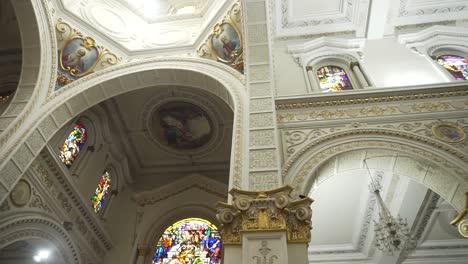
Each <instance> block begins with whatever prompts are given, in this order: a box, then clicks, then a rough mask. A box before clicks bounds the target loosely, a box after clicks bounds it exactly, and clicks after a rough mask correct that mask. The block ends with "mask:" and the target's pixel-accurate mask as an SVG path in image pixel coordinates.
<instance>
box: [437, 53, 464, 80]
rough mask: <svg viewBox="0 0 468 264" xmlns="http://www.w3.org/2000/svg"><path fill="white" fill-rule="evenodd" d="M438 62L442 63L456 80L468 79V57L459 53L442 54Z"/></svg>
mask: <svg viewBox="0 0 468 264" xmlns="http://www.w3.org/2000/svg"><path fill="white" fill-rule="evenodd" d="M437 63H439V64H440V65H442V66H443V67H444V68H445V69H446V70H447V71H448V72H449V73H450V74H451V75H452V76H453V78H455V80H459V81H466V80H468V59H466V58H464V57H462V56H457V55H441V56H438V57H437Z"/></svg>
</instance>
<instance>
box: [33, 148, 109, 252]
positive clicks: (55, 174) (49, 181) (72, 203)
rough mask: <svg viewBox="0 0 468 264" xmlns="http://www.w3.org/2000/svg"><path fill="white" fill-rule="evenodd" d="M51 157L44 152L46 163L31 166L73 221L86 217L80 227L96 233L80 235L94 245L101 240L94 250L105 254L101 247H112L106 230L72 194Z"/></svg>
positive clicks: (42, 154) (83, 232)
mask: <svg viewBox="0 0 468 264" xmlns="http://www.w3.org/2000/svg"><path fill="white" fill-rule="evenodd" d="M49 155H50V154H48V153H47V151H42V152H41V156H42V160H43V161H44V163H43V162H41V161H40V159H36V160H35V161H33V163H32V165H31V169H32V171H33V172H34V174H35V175H36V176H37V178H38V179H39V180H40V181H41V183H43V184H44V186H45V187H46V190H47V191H48V192H49V193H50V194H51V195H52V196H53V197H55V198H56V201H57V203H58V205H60V207H61V208H62V209H63V210H64V211H65V212H66V213H67V214H68V215H69V217H70V218H71V219H74V218H76V216H77V213H78V214H79V215H81V216H84V218H81V219H83V221H84V222H83V224H81V223H80V224H79V225H80V226H81V228H82V229H83V230H84V228H86V229H87V230H88V227H86V226H89V229H90V230H93V231H94V232H87V231H83V230H82V231H81V232H80V233H82V234H83V235H84V236H85V238H86V240H87V241H88V242H89V243H92V242H93V240H95V241H97V240H96V239H95V238H94V236H96V237H97V238H99V241H100V243H98V242H95V243H96V246H93V249H94V250H95V252H96V254H97V255H102V254H104V252H105V250H103V249H102V246H101V245H103V246H104V248H105V249H110V248H111V247H112V242H111V240H110V238H108V235H107V234H106V233H105V230H103V228H102V227H100V226H99V225H98V224H96V223H95V220H93V218H94V216H93V215H90V213H89V212H87V210H85V209H86V208H85V206H83V204H82V203H81V199H80V198H78V197H76V195H75V194H73V193H72V191H71V190H72V189H73V188H71V186H70V185H69V183H68V182H67V180H66V179H65V178H64V176H63V175H61V172H60V170H59V169H58V168H57V167H56V165H55V162H54V161H53V160H51V159H50V156H49ZM45 164H47V165H45ZM75 221H78V220H75Z"/></svg>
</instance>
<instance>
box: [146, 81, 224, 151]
mask: <svg viewBox="0 0 468 264" xmlns="http://www.w3.org/2000/svg"><path fill="white" fill-rule="evenodd" d="M144 109H145V110H144V111H143V113H142V121H143V125H144V126H145V128H146V129H145V136H146V137H147V139H148V140H150V141H151V142H153V143H154V144H155V146H156V147H157V148H158V149H161V150H163V151H164V152H166V153H168V154H172V155H174V156H175V157H180V156H191V157H194V158H199V157H202V156H205V155H207V154H209V153H211V152H212V151H214V150H216V149H217V148H218V147H219V146H220V145H221V143H222V142H223V138H224V133H225V132H224V129H222V128H221V129H220V126H221V124H222V120H223V117H222V115H221V113H219V110H217V109H218V108H217V107H216V106H215V105H214V104H213V103H212V100H210V98H209V97H207V96H204V95H201V94H199V93H194V92H191V91H188V90H184V89H182V88H177V89H175V88H171V89H170V90H168V92H167V93H166V94H158V95H157V96H156V97H154V98H153V99H151V100H149V101H148V103H147V104H146V106H145V107H144Z"/></svg>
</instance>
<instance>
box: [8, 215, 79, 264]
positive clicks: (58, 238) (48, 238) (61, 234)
mask: <svg viewBox="0 0 468 264" xmlns="http://www.w3.org/2000/svg"><path fill="white" fill-rule="evenodd" d="M0 234H1V236H0V248H1V249H3V248H6V249H8V247H12V246H21V244H22V243H21V241H23V242H25V243H27V245H24V243H23V246H27V247H28V248H34V249H45V250H47V251H49V254H51V255H52V256H50V258H51V260H57V261H60V260H64V261H65V262H66V263H74V264H79V263H82V260H81V259H80V256H79V253H78V252H79V251H78V249H77V248H76V246H75V244H74V243H73V241H72V240H71V239H70V237H69V235H68V234H67V231H66V230H65V229H64V228H63V227H62V226H61V225H60V224H58V223H57V222H56V221H54V220H53V219H50V218H49V217H47V216H43V215H38V214H37V213H28V212H22V213H19V214H13V215H10V216H9V217H5V218H4V219H2V220H1V222H0ZM18 243H19V244H18ZM12 244H15V245H12ZM20 257H24V255H22V256H20ZM33 257H34V256H33V255H32V256H30V260H31V261H32V259H33ZM57 263H60V262H57Z"/></svg>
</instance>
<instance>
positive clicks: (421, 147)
mask: <svg viewBox="0 0 468 264" xmlns="http://www.w3.org/2000/svg"><path fill="white" fill-rule="evenodd" d="M430 143H431V142H430V140H428V139H425V138H420V139H417V137H416V136H414V135H410V134H407V133H397V132H394V133H392V132H390V133H388V132H387V133H385V131H384V130H381V131H379V130H376V131H370V130H353V131H351V132H350V131H348V132H339V133H335V134H332V135H329V136H327V137H324V138H322V139H320V140H318V141H314V142H311V143H309V144H308V145H306V146H305V147H303V148H301V149H300V150H299V151H297V152H296V154H294V155H293V156H291V157H290V158H289V159H288V160H287V161H286V162H285V164H284V166H283V168H284V169H283V177H284V183H285V184H289V185H291V186H292V187H294V188H295V190H294V192H295V194H296V195H297V194H303V193H306V192H307V191H308V190H309V189H310V188H311V185H312V183H313V181H314V178H315V176H316V175H315V173H316V171H317V170H318V168H319V167H320V166H321V165H322V164H324V163H325V162H326V161H327V160H329V159H331V158H333V157H335V156H336V155H339V154H341V153H344V152H348V151H351V150H357V149H380V150H390V151H394V152H397V153H400V154H401V155H403V156H413V157H414V158H415V159H417V160H420V161H423V163H424V164H427V165H428V166H431V167H433V168H443V169H444V170H445V173H446V175H443V174H438V175H436V176H435V177H433V178H431V181H429V180H424V179H423V180H418V181H419V182H420V183H422V184H423V185H425V186H426V187H427V188H429V189H431V190H433V191H435V192H437V193H438V194H439V195H440V196H441V197H443V198H444V199H445V200H447V201H449V202H450V203H452V204H453V205H454V207H455V208H457V209H458V210H461V209H462V208H464V205H463V195H464V192H465V191H466V189H467V188H468V186H467V184H466V181H467V179H466V175H468V172H467V166H466V160H463V159H461V158H460V157H457V156H456V155H454V154H451V153H450V151H447V152H443V151H441V150H440V147H438V146H437V144H435V143H434V142H432V143H434V144H435V145H431V144H430ZM443 149H447V146H444V147H443ZM447 184H451V185H452V187H453V188H448V187H447V186H448V185H447Z"/></svg>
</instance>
